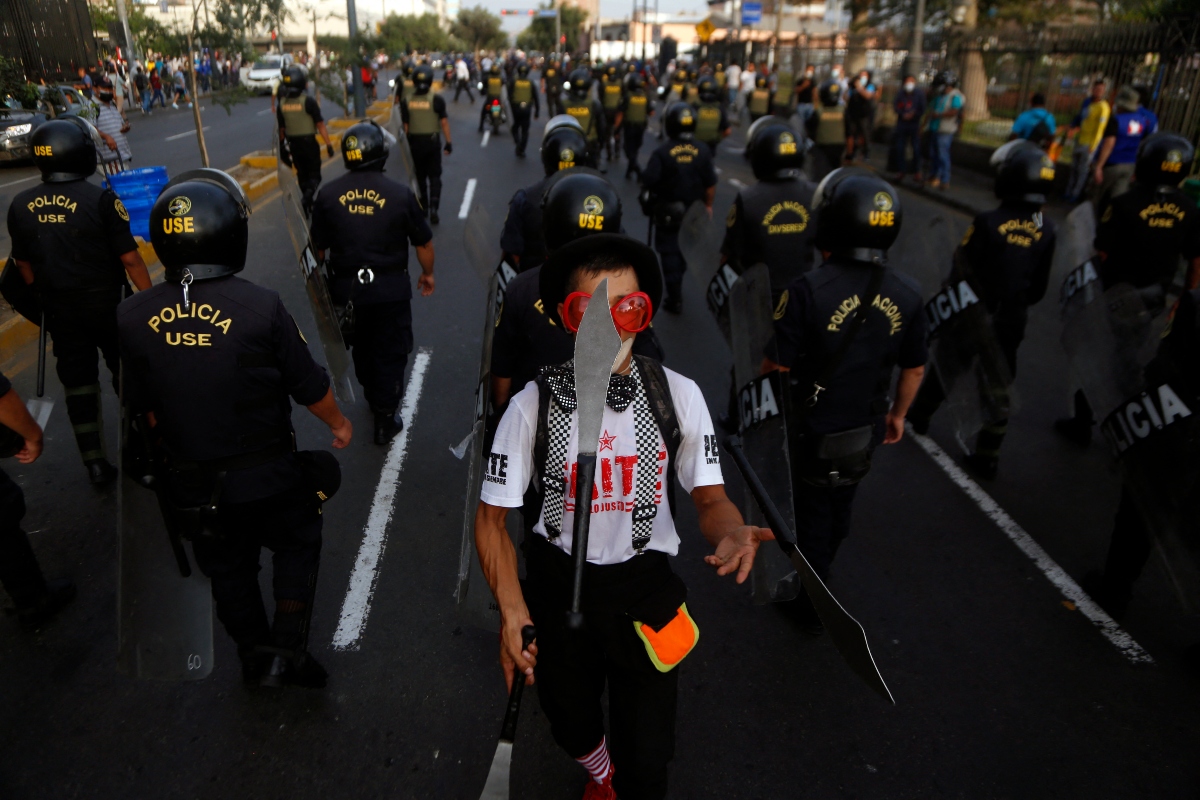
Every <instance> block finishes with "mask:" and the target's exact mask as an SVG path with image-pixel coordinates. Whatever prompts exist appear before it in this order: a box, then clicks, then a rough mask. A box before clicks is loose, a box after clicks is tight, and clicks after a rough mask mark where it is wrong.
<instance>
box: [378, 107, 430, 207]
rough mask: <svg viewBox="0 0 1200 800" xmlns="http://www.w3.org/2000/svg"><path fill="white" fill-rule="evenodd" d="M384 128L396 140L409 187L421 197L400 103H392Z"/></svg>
mask: <svg viewBox="0 0 1200 800" xmlns="http://www.w3.org/2000/svg"><path fill="white" fill-rule="evenodd" d="M384 128H386V129H387V131H388V133H390V134H392V136H393V137H394V138H395V140H396V150H397V151H398V152H399V153H400V161H401V162H402V163H403V164H404V179H405V181H406V182H407V183H408V188H410V189H412V191H413V194H415V195H416V196H417V198H418V199H420V197H421V187H420V186H419V185H418V184H417V170H416V168H415V167H414V164H415V162H414V161H413V155H412V148H410V147H409V146H408V136H407V135H406V134H405V133H404V120H403V119H402V118H401V116H400V106H399V105H397V104H395V103H393V104H392V113H391V114H390V115H389V116H388V121H387V124H386V125H384Z"/></svg>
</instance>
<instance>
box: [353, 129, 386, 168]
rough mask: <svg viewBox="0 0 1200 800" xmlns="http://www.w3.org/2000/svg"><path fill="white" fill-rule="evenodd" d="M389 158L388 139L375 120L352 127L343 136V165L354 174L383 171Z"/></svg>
mask: <svg viewBox="0 0 1200 800" xmlns="http://www.w3.org/2000/svg"><path fill="white" fill-rule="evenodd" d="M387 157H388V142H387V138H386V137H385V136H384V135H383V129H382V128H380V127H379V123H377V122H375V120H370V119H366V120H363V121H362V122H358V123H356V124H354V125H351V126H350V128H349V130H347V131H346V133H345V134H343V135H342V164H344V165H345V167H346V169H348V170H350V171H352V172H360V171H367V170H381V169H383V165H384V164H385V163H386V162H387Z"/></svg>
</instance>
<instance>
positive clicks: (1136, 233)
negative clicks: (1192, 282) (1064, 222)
mask: <svg viewBox="0 0 1200 800" xmlns="http://www.w3.org/2000/svg"><path fill="white" fill-rule="evenodd" d="M1096 249H1097V250H1098V251H1100V252H1101V253H1102V254H1103V261H1102V262H1101V264H1100V279H1101V280H1102V281H1103V282H1104V287H1105V288H1106V289H1107V288H1109V287H1111V286H1115V285H1116V284H1118V283H1128V284H1131V285H1132V286H1133V287H1134V288H1137V289H1144V288H1146V287H1149V286H1154V285H1155V284H1157V285H1159V286H1161V287H1162V288H1163V289H1164V290H1165V289H1167V288H1168V287H1169V286H1170V285H1171V283H1172V282H1173V281H1174V280H1175V278H1176V275H1177V272H1178V269H1179V259H1180V257H1181V256H1182V258H1183V259H1184V260H1186V261H1188V262H1191V260H1192V259H1194V258H1197V257H1200V210H1198V209H1197V208H1196V204H1195V203H1194V202H1193V201H1192V199H1191V198H1190V197H1188V196H1187V195H1186V194H1184V193H1183V192H1182V191H1181V190H1179V189H1177V188H1175V187H1168V188H1162V189H1155V188H1153V187H1148V186H1145V185H1143V184H1139V183H1134V184H1133V185H1132V186H1131V187H1129V191H1128V192H1125V193H1124V194H1119V195H1117V196H1116V197H1113V198H1111V199H1110V200H1109V201H1108V204H1107V205H1106V206H1105V208H1104V210H1103V211H1102V212H1101V213H1100V222H1099V225H1098V226H1097V229H1096Z"/></svg>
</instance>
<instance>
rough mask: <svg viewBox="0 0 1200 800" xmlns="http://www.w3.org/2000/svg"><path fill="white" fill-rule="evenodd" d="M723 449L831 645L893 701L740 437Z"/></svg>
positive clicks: (858, 628)
mask: <svg viewBox="0 0 1200 800" xmlns="http://www.w3.org/2000/svg"><path fill="white" fill-rule="evenodd" d="M725 450H726V451H727V452H728V453H729V454H730V455H731V456H733V463H734V464H736V465H737V468H738V471H739V472H741V473H742V477H743V478H745V479H746V485H747V486H748V487H749V489H750V493H751V494H752V495H754V500H755V502H756V503H758V507H759V508H761V509H762V512H763V515H764V516H766V518H767V523H768V524H769V525H770V526H771V532H772V533H774V534H775V541H776V542H778V543H779V546H780V547H781V548H783V552H784V554H785V555H787V557H788V558H789V559H791V561H792V565H793V566H794V567H795V568H796V572H797V573H799V575H800V582H801V583H803V584H804V590H805V591H806V592H807V593H808V596H809V599H811V600H812V604H813V606H814V607H815V608H816V609H817V615H818V616H819V617H820V618H821V622H822V623H823V624H824V625H825V627H826V628H828V629H829V636H830V638H832V639H833V644H834V646H835V647H836V648H837V649H838V652H839V653H841V654H842V658H844V659H846V663H847V664H849V665H850V669H852V670H854V672H855V673H857V675H858V677H860V678H862V679H863V680H864V681H865V682H866V684H867V685H868V686H870V687H871V688H872V689H874V690H875V691H876V692H878V693H879V694H880V695H881V696H882V697H883V699H884V700H887V701H888V702H889V703H891V704H892V705H895V704H896V699H895V698H894V697H892V692H891V690H890V689H888V686H887V683H885V682H884V680H883V676H882V675H881V674H879V667H877V666H876V665H875V658H874V656H872V655H871V645H870V644H869V643H868V642H867V633H866V631H864V630H863V627H862V625H860V624H858V620H856V619H855V618H854V617H852V616H850V614H849V613H848V612H847V611H846V609H844V608H842V604H841V603H839V602H838V601H837V598H835V597H834V596H833V595H832V594H830V592H829V589H828V588H826V586H825V584H824V582H823V581H822V580H821V578H820V577H819V576H818V575H817V573H816V572H814V571H813V568H812V566H811V565H810V564H809V563H808V560H807V559H806V558H805V557H804V554H803V553H801V552H800V548H799V547H798V546H797V545H796V535H795V534H794V533H793V532H792V530H791V528H790V527H789V526H788V524H787V523H786V522H785V521H784V519H783V515H782V514H780V513H779V509H778V508H776V507H775V503H774V502H773V501H772V500H771V498H770V496H769V495H768V494H767V490H766V489H765V488H764V487H763V485H762V481H760V480H759V479H758V475H757V474H755V472H754V468H753V467H751V466H750V462H749V461H747V460H746V454H745V453H743V452H742V440H741V439H740V438H739V437H737V436H731V437H729V438H728V439H726V440H725Z"/></svg>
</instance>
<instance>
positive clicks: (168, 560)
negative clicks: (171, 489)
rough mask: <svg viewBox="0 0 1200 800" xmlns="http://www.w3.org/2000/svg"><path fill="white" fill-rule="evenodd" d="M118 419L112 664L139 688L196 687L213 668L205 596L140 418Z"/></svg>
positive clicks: (209, 606)
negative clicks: (151, 684)
mask: <svg viewBox="0 0 1200 800" xmlns="http://www.w3.org/2000/svg"><path fill="white" fill-rule="evenodd" d="M121 374H122V387H123V385H124V384H123V376H124V374H125V370H124V369H122V371H121ZM125 408H126V406H125V403H124V402H123V403H122V409H125ZM121 416H122V420H121V438H120V444H119V445H118V447H119V454H120V462H119V463H120V481H119V484H118V487H117V491H118V494H117V510H118V511H117V513H118V520H117V531H118V534H119V536H120V547H119V549H118V556H117V586H118V590H117V663H118V664H119V666H120V668H121V670H122V671H123V672H125V673H126V674H127V675H131V676H133V677H136V678H140V679H143V680H162V681H195V680H200V679H202V678H205V677H207V676H208V674H209V673H210V672H212V668H213V623H212V605H213V601H212V591H211V589H210V588H209V583H208V579H207V578H205V577H204V576H203V575H202V574H201V573H200V570H199V569H198V568H196V565H195V562H194V560H189V559H188V553H187V549H188V548H187V546H186V545H185V543H184V542H183V541H182V539H181V538H180V537H179V536H178V533H177V529H176V528H175V527H174V526H170V527H169V526H168V523H167V520H169V519H171V518H172V516H171V511H170V507H169V504H167V503H166V501H165V499H164V498H163V496H162V495H160V492H165V487H164V485H163V482H162V481H161V480H159V474H158V472H159V470H158V469H157V467H156V466H155V463H154V460H153V459H151V458H150V457H149V456H148V453H149V452H150V448H151V447H152V445H151V443H150V435H149V432H148V431H147V430H145V426H146V422H145V418H144V417H143V418H142V419H141V424H140V425H138V424H135V422H134V420H133V419H132V418H131V415H130V414H129V413H127V412H126V413H122V415H121Z"/></svg>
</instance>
